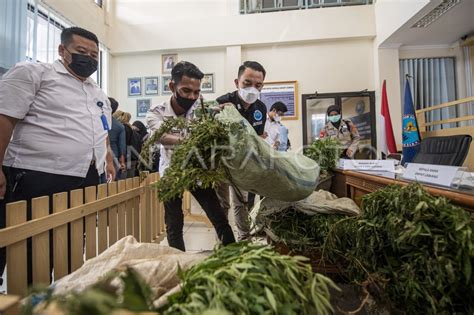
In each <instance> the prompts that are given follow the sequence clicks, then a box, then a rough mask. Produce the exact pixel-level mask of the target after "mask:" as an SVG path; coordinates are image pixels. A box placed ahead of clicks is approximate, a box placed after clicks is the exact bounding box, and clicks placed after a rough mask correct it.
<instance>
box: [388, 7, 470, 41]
mask: <svg viewBox="0 0 474 315" xmlns="http://www.w3.org/2000/svg"><path fill="white" fill-rule="evenodd" d="M440 3H441V0H432V1H431V2H430V3H429V4H427V5H426V6H425V7H424V8H423V9H422V10H421V11H420V12H418V13H417V14H416V15H415V16H414V17H413V18H412V19H410V20H409V21H408V22H407V23H406V24H405V25H403V26H402V27H400V28H399V29H398V30H397V31H396V32H395V33H393V34H392V35H391V36H390V37H389V38H387V40H385V41H384V42H383V43H382V44H381V46H380V47H381V48H383V47H394V46H396V47H400V46H431V45H432V46H437V45H440V46H444V45H446V46H448V45H452V44H454V43H456V42H457V41H458V40H459V39H460V38H461V37H462V36H465V35H468V34H474V0H462V1H461V2H460V3H459V4H457V5H456V6H455V7H453V8H451V9H450V10H449V11H447V12H446V13H444V14H443V15H442V16H441V17H440V18H438V19H437V20H436V21H434V22H433V23H431V24H430V25H428V26H427V27H426V28H412V26H413V24H415V23H416V22H417V21H418V20H419V19H421V18H422V17H423V16H425V15H426V14H427V13H429V12H430V11H431V10H432V9H433V8H435V7H436V6H437V5H439V4H440Z"/></svg>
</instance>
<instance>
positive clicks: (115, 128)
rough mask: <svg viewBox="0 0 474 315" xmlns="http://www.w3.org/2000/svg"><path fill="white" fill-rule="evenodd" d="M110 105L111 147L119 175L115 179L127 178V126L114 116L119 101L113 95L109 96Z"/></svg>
mask: <svg viewBox="0 0 474 315" xmlns="http://www.w3.org/2000/svg"><path fill="white" fill-rule="evenodd" d="M109 101H110V105H111V106H112V126H111V128H110V130H109V141H110V148H111V149H112V153H113V154H114V157H115V159H114V162H115V166H116V167H115V170H116V172H117V175H116V176H115V180H120V179H124V178H125V174H126V173H125V169H126V165H125V154H127V144H126V143H125V127H124V126H123V124H122V123H121V122H120V121H118V120H117V118H115V117H113V114H115V112H116V111H117V108H118V106H119V103H118V102H117V101H116V100H115V99H114V98H112V97H109Z"/></svg>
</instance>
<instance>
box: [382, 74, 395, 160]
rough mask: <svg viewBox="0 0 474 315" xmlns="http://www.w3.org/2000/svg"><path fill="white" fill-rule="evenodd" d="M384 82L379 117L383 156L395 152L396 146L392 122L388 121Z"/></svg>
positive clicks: (388, 113) (388, 112)
mask: <svg viewBox="0 0 474 315" xmlns="http://www.w3.org/2000/svg"><path fill="white" fill-rule="evenodd" d="M385 83H386V82H385V80H384V81H383V87H382V105H381V106H382V107H381V110H380V113H381V115H380V116H379V119H380V121H379V128H380V129H379V130H380V133H381V139H380V140H381V143H380V150H381V151H382V153H384V154H385V155H388V154H389V153H396V152H397V145H396V144H395V136H394V135H393V128H392V120H391V119H390V110H389V108H388V99H387V88H386V86H385Z"/></svg>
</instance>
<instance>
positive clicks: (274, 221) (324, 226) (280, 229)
mask: <svg viewBox="0 0 474 315" xmlns="http://www.w3.org/2000/svg"><path fill="white" fill-rule="evenodd" d="M345 218H347V216H346V215H344V214H326V213H321V214H315V215H308V214H305V213H303V212H301V211H297V210H295V209H293V208H289V209H287V210H284V211H280V212H276V213H273V214H271V215H268V216H266V217H265V227H266V228H267V229H269V230H270V231H271V232H272V233H273V234H274V235H275V236H276V237H277V238H278V239H279V241H280V242H282V243H284V244H286V245H287V246H289V248H290V249H291V250H296V251H299V252H311V251H315V250H318V249H320V248H321V247H322V245H323V244H324V242H325V241H326V237H327V235H328V233H329V230H330V228H331V226H332V225H333V224H335V223H336V222H338V221H340V220H342V219H345Z"/></svg>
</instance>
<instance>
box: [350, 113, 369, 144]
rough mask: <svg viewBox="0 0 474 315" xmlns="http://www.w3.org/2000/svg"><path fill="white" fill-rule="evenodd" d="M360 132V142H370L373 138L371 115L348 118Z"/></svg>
mask: <svg viewBox="0 0 474 315" xmlns="http://www.w3.org/2000/svg"><path fill="white" fill-rule="evenodd" d="M347 119H349V120H350V121H352V123H353V124H354V125H355V126H356V128H357V130H358V131H359V135H360V140H370V139H371V137H372V127H371V126H372V125H371V118H370V113H364V114H360V115H356V116H352V117H348V118H347Z"/></svg>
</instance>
